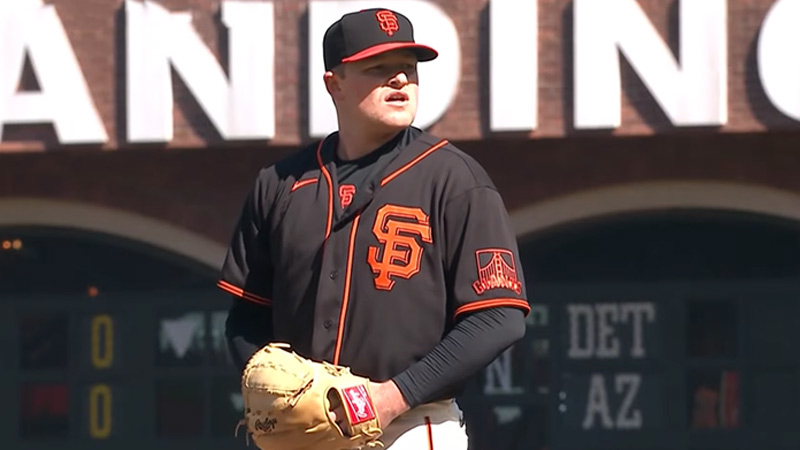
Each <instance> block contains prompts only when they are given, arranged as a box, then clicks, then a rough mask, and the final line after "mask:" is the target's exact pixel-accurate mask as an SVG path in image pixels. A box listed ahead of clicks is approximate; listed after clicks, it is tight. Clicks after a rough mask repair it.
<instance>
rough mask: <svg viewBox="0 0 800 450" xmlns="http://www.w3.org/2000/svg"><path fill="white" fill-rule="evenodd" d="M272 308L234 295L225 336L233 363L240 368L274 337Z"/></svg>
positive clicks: (226, 323)
mask: <svg viewBox="0 0 800 450" xmlns="http://www.w3.org/2000/svg"><path fill="white" fill-rule="evenodd" d="M274 335H275V333H274V330H273V326H272V308H271V307H268V306H264V305H259V304H257V303H253V302H250V301H247V300H244V299H242V298H239V297H233V302H232V303H231V307H230V310H229V311H228V318H227V320H226V321H225V337H226V339H227V341H228V350H229V351H230V354H231V359H232V360H233V363H234V364H235V365H236V367H237V368H238V369H239V370H244V366H245V365H246V364H247V361H248V360H249V359H250V357H251V356H253V354H254V353H255V352H256V351H258V349H260V348H261V347H263V346H264V345H266V344H267V343H268V342H270V341H272V340H273V339H274Z"/></svg>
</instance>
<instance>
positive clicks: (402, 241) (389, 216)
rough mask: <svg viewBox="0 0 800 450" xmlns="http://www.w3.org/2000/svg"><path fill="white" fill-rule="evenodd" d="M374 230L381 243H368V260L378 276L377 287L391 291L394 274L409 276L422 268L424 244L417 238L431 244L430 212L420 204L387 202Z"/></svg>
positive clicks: (376, 219) (406, 277)
mask: <svg viewBox="0 0 800 450" xmlns="http://www.w3.org/2000/svg"><path fill="white" fill-rule="evenodd" d="M372 233H373V234H375V237H377V238H378V242H380V243H381V244H382V245H381V246H374V247H369V249H368V253H367V262H368V263H369V266H370V267H371V268H372V272H373V273H375V274H376V275H377V277H375V287H376V288H377V289H382V290H385V291H390V290H391V289H392V287H393V286H394V283H395V280H393V279H392V278H393V277H402V278H405V279H406V280H407V279H409V278H411V277H412V276H414V275H416V274H417V273H418V272H419V269H420V264H421V262H422V246H421V245H420V244H419V242H417V238H419V239H420V240H421V241H422V242H425V243H428V244H432V243H433V237H432V236H431V226H430V222H429V221H428V215H427V214H425V213H424V212H423V211H422V210H421V209H420V208H407V207H403V206H397V205H384V206H382V207H381V209H379V210H378V214H377V215H376V216H375V225H373V226H372Z"/></svg>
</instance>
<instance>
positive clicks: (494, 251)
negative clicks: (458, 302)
mask: <svg viewBox="0 0 800 450" xmlns="http://www.w3.org/2000/svg"><path fill="white" fill-rule="evenodd" d="M475 260H476V263H477V265H478V279H477V280H476V281H474V282H473V283H472V288H473V289H474V290H475V293H476V294H478V295H483V293H484V292H486V291H490V290H492V289H508V290H510V291H512V292H514V293H516V294H517V295H520V294H521V293H522V283H521V282H520V281H519V279H518V278H517V267H516V263H515V262H514V254H513V253H512V252H511V251H510V250H506V249H502V248H486V249H481V250H478V251H476V252H475Z"/></svg>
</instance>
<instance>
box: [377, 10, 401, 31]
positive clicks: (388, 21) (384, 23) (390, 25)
mask: <svg viewBox="0 0 800 450" xmlns="http://www.w3.org/2000/svg"><path fill="white" fill-rule="evenodd" d="M375 17H376V18H377V19H378V24H379V25H380V26H381V30H383V31H384V32H385V33H386V34H387V35H389V36H391V35H393V34H394V32H395V31H397V30H399V29H400V25H399V24H398V23H397V16H396V15H394V13H393V12H391V11H386V10H383V11H378V12H377V13H375Z"/></svg>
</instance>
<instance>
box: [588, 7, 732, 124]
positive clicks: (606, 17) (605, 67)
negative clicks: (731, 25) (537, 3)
mask: <svg viewBox="0 0 800 450" xmlns="http://www.w3.org/2000/svg"><path fill="white" fill-rule="evenodd" d="M573 7H574V8H575V9H574V19H575V23H574V29H575V38H574V39H575V40H574V42H575V55H574V58H575V127H576V128H614V127H618V126H619V125H620V121H621V111H620V109H621V107H620V100H621V79H620V68H619V59H618V57H617V49H619V50H620V51H621V52H622V54H623V55H625V59H626V60H627V61H628V62H629V63H630V64H631V66H632V67H633V69H634V70H635V71H636V73H637V74H638V75H639V77H640V78H641V80H642V82H643V83H644V84H645V86H647V89H648V90H649V91H650V93H651V94H652V95H653V98H654V99H655V100H656V102H658V104H659V106H661V108H662V109H663V110H664V113H666V115H667V117H668V118H669V120H670V121H671V122H672V123H673V124H675V125H678V126H697V125H724V124H725V123H726V122H727V120H728V113H727V108H728V99H727V92H728V87H727V84H728V80H727V70H728V62H727V55H728V51H727V7H726V2H725V0H702V1H691V0H681V1H680V14H679V16H680V19H679V20H680V59H681V61H680V63H678V62H677V61H676V60H675V57H674V55H673V54H672V52H671V51H670V49H669V47H668V46H667V44H666V43H665V42H664V41H663V40H662V39H661V37H660V36H659V35H658V32H657V31H656V30H655V28H654V27H653V25H652V24H651V23H650V21H649V20H648V19H647V16H646V15H645V13H644V11H642V9H641V7H639V4H638V3H636V0H604V1H602V2H600V1H597V0H575V2H574V6H573Z"/></svg>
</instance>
